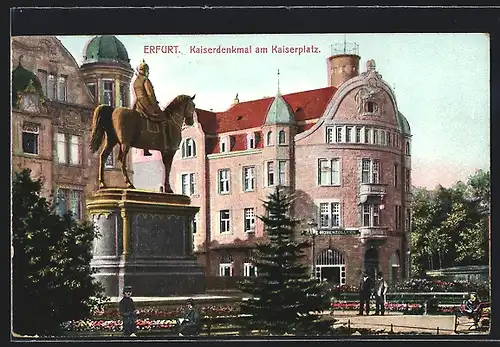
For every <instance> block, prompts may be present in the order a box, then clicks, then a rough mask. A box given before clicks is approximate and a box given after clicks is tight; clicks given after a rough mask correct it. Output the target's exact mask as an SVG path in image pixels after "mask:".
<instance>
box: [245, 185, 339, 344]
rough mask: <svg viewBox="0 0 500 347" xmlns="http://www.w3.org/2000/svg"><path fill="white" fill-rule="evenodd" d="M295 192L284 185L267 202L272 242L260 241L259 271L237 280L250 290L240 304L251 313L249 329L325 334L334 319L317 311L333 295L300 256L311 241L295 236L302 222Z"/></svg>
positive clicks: (265, 219)
mask: <svg viewBox="0 0 500 347" xmlns="http://www.w3.org/2000/svg"><path fill="white" fill-rule="evenodd" d="M291 204H292V197H291V196H290V195H287V194H286V193H285V192H284V191H283V190H282V189H281V188H279V187H277V188H276V190H275V191H274V192H273V193H271V194H270V195H269V196H268V200H267V201H265V202H264V206H265V209H266V216H259V219H261V220H262V221H263V222H264V225H265V231H266V234H267V237H268V239H269V241H268V242H264V243H261V244H259V245H257V247H256V250H255V252H254V253H253V259H252V261H253V263H254V265H255V266H256V268H257V269H258V276H256V277H249V278H247V279H246V280H244V281H242V282H240V283H239V289H240V290H241V291H243V292H244V293H248V294H251V298H250V299H249V300H248V301H246V302H243V303H242V304H241V306H240V309H241V313H242V314H248V315H250V316H251V317H250V318H249V319H248V320H247V321H246V322H245V323H244V324H245V326H246V328H249V329H259V330H262V329H266V330H267V331H268V332H270V333H271V334H285V333H288V334H294V335H302V334H311V335H313V334H324V333H326V332H327V331H328V330H329V329H330V325H331V323H330V322H328V321H325V320H321V319H320V318H319V316H317V315H316V314H314V312H318V311H321V312H323V311H324V310H327V309H328V308H329V305H330V296H329V294H327V293H326V292H325V290H324V289H325V288H324V286H323V285H322V284H321V283H320V282H319V281H318V280H317V279H313V278H311V275H310V270H309V267H308V266H307V265H305V264H304V263H303V262H302V261H301V258H302V257H304V255H305V253H304V249H306V248H308V247H309V243H308V242H298V241H296V240H295V235H296V231H297V226H298V225H299V223H300V221H298V220H295V219H293V218H292V217H291V216H290V208H291Z"/></svg>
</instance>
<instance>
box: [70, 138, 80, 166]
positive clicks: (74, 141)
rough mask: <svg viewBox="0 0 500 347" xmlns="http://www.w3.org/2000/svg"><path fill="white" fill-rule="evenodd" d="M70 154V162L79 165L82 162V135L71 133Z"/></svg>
mask: <svg viewBox="0 0 500 347" xmlns="http://www.w3.org/2000/svg"><path fill="white" fill-rule="evenodd" d="M69 150H70V151H69V155H70V164H72V165H78V164H80V137H79V136H76V135H71V139H70V144H69Z"/></svg>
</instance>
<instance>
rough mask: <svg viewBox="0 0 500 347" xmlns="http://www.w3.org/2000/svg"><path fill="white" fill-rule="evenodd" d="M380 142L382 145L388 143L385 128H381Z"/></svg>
mask: <svg viewBox="0 0 500 347" xmlns="http://www.w3.org/2000/svg"><path fill="white" fill-rule="evenodd" d="M380 144H381V145H382V146H385V145H387V143H386V142H385V130H380Z"/></svg>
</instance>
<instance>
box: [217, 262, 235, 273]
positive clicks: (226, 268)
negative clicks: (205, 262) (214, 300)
mask: <svg viewBox="0 0 500 347" xmlns="http://www.w3.org/2000/svg"><path fill="white" fill-rule="evenodd" d="M232 275H233V264H232V263H220V264H219V276H232Z"/></svg>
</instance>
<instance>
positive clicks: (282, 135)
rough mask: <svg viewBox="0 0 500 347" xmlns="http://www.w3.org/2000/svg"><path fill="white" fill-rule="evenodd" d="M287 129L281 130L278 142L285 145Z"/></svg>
mask: <svg viewBox="0 0 500 347" xmlns="http://www.w3.org/2000/svg"><path fill="white" fill-rule="evenodd" d="M285 135H286V134H285V130H280V132H279V133H278V143H279V144H280V145H284V144H285V140H286V137H285Z"/></svg>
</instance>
